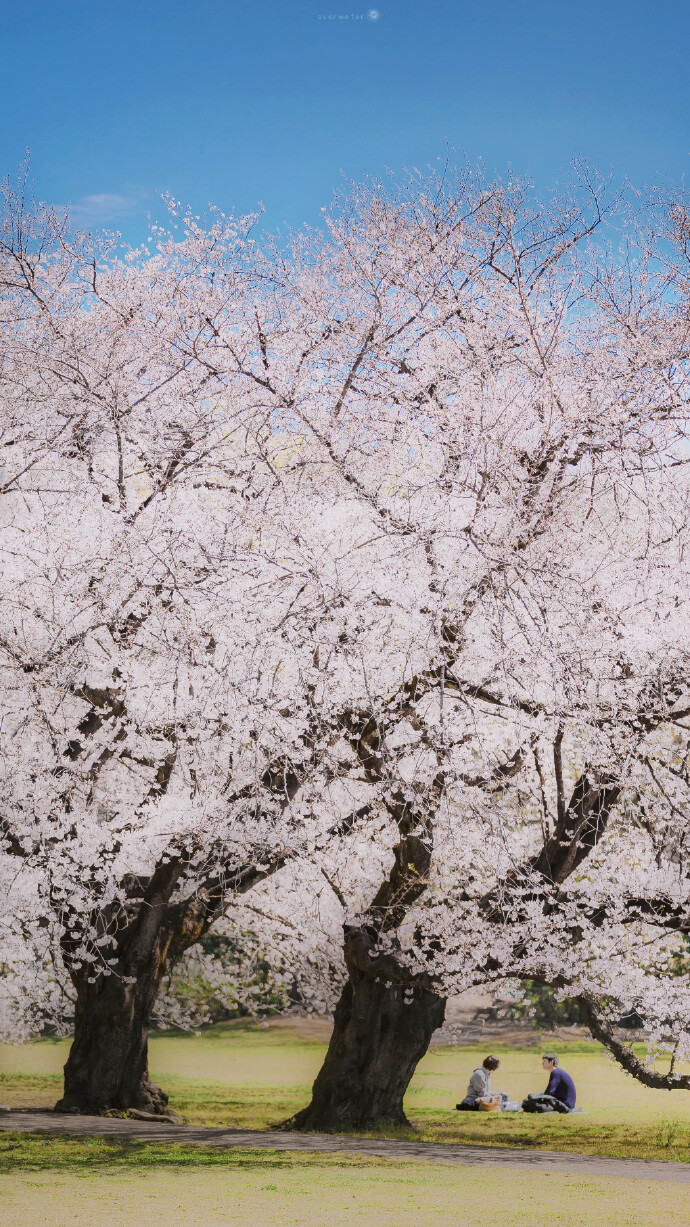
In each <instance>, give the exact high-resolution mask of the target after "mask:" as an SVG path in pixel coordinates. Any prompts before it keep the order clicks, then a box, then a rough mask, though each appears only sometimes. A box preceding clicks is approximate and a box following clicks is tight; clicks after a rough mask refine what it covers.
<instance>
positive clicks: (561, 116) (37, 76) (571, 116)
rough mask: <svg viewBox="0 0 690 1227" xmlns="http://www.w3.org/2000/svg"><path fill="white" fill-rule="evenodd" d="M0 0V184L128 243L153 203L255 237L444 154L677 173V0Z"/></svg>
mask: <svg viewBox="0 0 690 1227" xmlns="http://www.w3.org/2000/svg"><path fill="white" fill-rule="evenodd" d="M376 4H377V9H378V14H379V15H378V18H376V19H373V20H372V19H371V18H370V17H369V16H368V14H369V9H368V8H367V7H363V6H360V5H359V4H358V3H357V2H356V0H354V2H353V0H347V2H343V0H256V2H255V3H248V2H246V0H225V2H224V3H220V2H218V0H188V2H185V3H181V2H180V0H109V2H108V3H103V2H102V0H88V3H86V2H84V0H62V2H61V3H55V2H54V0H53V2H52V3H50V4H48V3H46V2H45V0H22V3H21V4H19V3H16V2H15V3H12V4H9V3H7V0H0V18H1V20H0V40H1V49H2V56H1V59H0V63H2V73H1V74H0V101H1V106H2V125H1V132H0V150H1V156H0V169H1V170H2V174H3V175H5V174H8V173H9V174H13V173H14V171H15V170H16V168H17V166H18V164H19V163H20V162H21V161H22V160H23V157H24V151H25V149H26V148H27V147H29V148H30V150H31V167H32V173H33V176H34V178H35V179H36V182H37V187H38V192H39V195H40V196H42V197H43V198H44V199H48V200H52V201H54V202H56V203H58V204H66V203H68V202H70V203H71V205H72V207H73V209H74V214H75V217H76V218H77V219H78V220H80V221H82V222H85V223H88V224H90V225H93V226H99V225H108V226H110V227H113V226H117V227H118V228H119V229H121V230H122V232H123V234H124V235H125V237H126V238H127V239H130V240H131V241H134V242H136V241H138V240H139V239H140V238H141V237H143V235H144V233H145V228H146V214H147V212H148V211H149V210H150V209H151V210H153V211H154V212H158V213H160V206H159V205H158V204H157V197H156V192H157V191H158V190H166V189H167V190H169V191H171V192H173V194H174V195H175V196H176V197H178V198H179V199H181V200H183V201H184V202H188V203H189V204H191V205H192V206H193V208H194V209H195V210H196V211H200V210H202V209H203V208H204V207H205V205H206V203H207V202H208V201H213V202H214V203H215V204H217V205H218V206H220V207H221V208H223V209H225V210H227V211H231V210H232V209H237V210H238V211H240V212H243V211H245V212H246V211H250V210H252V209H253V208H255V207H256V204H257V202H258V201H262V202H263V205H264V208H265V210H266V223H267V224H268V225H269V226H270V227H271V228H276V227H278V226H280V225H283V224H287V225H288V226H297V225H300V224H301V223H302V222H303V221H308V222H310V223H316V222H318V219H319V214H320V209H321V208H322V206H324V205H325V204H327V202H328V201H329V200H330V198H331V194H332V189H333V187H334V186H335V185H337V183H338V182H339V181H340V178H341V175H342V174H344V175H345V176H347V177H348V178H354V179H360V178H363V177H364V176H366V175H368V174H377V173H382V172H383V171H384V170H385V168H386V167H392V168H394V169H397V168H400V167H401V166H403V165H405V164H408V165H409V164H414V165H417V166H419V167H421V166H424V165H427V164H429V163H433V162H434V161H435V160H436V159H437V158H438V157H439V156H442V157H445V153H446V149H447V147H448V146H450V147H452V148H457V149H460V150H464V151H466V152H467V153H468V154H469V156H470V157H471V158H472V159H476V158H482V159H483V160H484V161H485V163H486V164H487V166H488V167H489V169H490V170H492V171H493V170H498V171H503V170H505V168H506V166H507V165H508V163H511V164H512V167H513V170H514V171H517V172H526V171H527V172H531V173H532V174H533V176H534V178H535V180H536V181H537V182H538V183H544V182H551V181H553V180H554V179H556V178H558V177H561V175H562V172H563V170H564V168H566V167H567V165H568V162H569V160H570V159H571V157H573V156H574V155H577V154H585V155H586V156H588V157H589V158H590V159H591V160H593V161H594V162H595V163H596V164H597V165H598V167H599V168H600V169H601V170H604V171H607V170H609V169H612V170H613V171H614V172H615V174H616V175H617V176H619V177H623V176H629V177H630V178H632V179H633V181H635V182H638V183H639V182H642V181H645V180H646V181H648V180H650V179H651V178H653V177H658V176H662V177H670V178H672V179H674V180H679V179H680V178H681V177H683V176H684V175H685V174H686V172H688V171H690V70H689V68H688V61H689V59H690V55H689V44H690V5H688V3H687V0H683V2H682V3H680V2H676V0H655V2H645V3H639V2H636V0H628V2H627V3H622V2H621V0H603V2H602V0H600V2H599V3H593V0H580V3H578V4H573V3H572V0H567V2H566V3H563V2H561V3H552V4H547V3H544V2H542V0H537V2H534V0H533V2H530V0H523V3H522V4H517V3H507V2H505V0H483V2H480V0H467V2H465V3H463V2H453V0H418V2H415V3H413V2H411V0H380V3H379V0H376Z"/></svg>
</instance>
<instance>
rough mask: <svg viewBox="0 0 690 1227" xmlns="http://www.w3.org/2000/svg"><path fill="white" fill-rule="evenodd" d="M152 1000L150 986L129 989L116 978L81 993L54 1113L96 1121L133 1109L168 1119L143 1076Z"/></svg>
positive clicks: (160, 1095) (164, 1099)
mask: <svg viewBox="0 0 690 1227" xmlns="http://www.w3.org/2000/svg"><path fill="white" fill-rule="evenodd" d="M154 996H155V993H153V992H152V990H151V986H150V983H147V982H146V981H142V983H137V984H129V983H126V982H125V981H124V980H123V979H120V978H118V977H116V976H112V977H110V978H108V979H106V980H101V981H99V982H97V983H96V984H94V985H86V986H83V987H82V990H81V992H80V993H79V995H78V997H77V1007H76V1010H75V1018H74V1041H73V1043H72V1047H71V1049H70V1053H69V1057H68V1059H67V1064H66V1065H65V1086H64V1093H63V1095H62V1098H61V1099H59V1100H58V1102H57V1103H56V1105H55V1108H54V1111H55V1112H74V1113H80V1114H82V1115H84V1116H102V1115H103V1114H104V1113H107V1112H109V1111H112V1112H128V1111H130V1110H132V1109H134V1110H135V1111H138V1112H144V1113H146V1114H147V1116H152V1117H158V1116H165V1115H167V1114H168V1112H167V1105H168V1096H167V1095H166V1093H165V1091H163V1090H161V1088H160V1087H159V1086H157V1085H156V1083H155V1082H152V1081H151V1079H150V1078H149V1072H148V1025H149V1016H150V1001H152V1000H153V998H154Z"/></svg>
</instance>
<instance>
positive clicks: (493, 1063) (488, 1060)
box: [482, 1057, 501, 1070]
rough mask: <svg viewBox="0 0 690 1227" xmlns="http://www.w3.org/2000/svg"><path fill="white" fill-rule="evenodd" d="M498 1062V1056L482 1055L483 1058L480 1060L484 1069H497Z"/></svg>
mask: <svg viewBox="0 0 690 1227" xmlns="http://www.w3.org/2000/svg"><path fill="white" fill-rule="evenodd" d="M500 1064H501V1062H500V1061H499V1059H498V1057H484V1060H483V1061H482V1065H483V1066H484V1069H489V1070H491V1069H498V1067H499V1065H500Z"/></svg>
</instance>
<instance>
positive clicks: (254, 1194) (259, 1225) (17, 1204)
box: [0, 1135, 688, 1227]
mask: <svg viewBox="0 0 690 1227" xmlns="http://www.w3.org/2000/svg"><path fill="white" fill-rule="evenodd" d="M0 1141H2V1139H0ZM60 1143H61V1145H60V1146H59V1147H58V1152H59V1153H56V1154H54V1155H53V1159H52V1167H51V1160H50V1159H49V1155H48V1154H47V1153H44V1154H43V1155H42V1156H41V1155H39V1154H37V1153H36V1151H37V1149H40V1148H44V1150H45V1151H50V1150H52V1149H53V1145H54V1144H53V1143H51V1142H48V1141H47V1140H46V1139H28V1138H26V1137H24V1138H21V1139H20V1138H19V1136H18V1135H14V1137H9V1138H6V1139H4V1144H5V1147H7V1146H8V1145H11V1144H14V1145H17V1146H18V1148H19V1149H20V1150H21V1151H24V1152H28V1151H30V1150H32V1149H33V1151H34V1153H33V1156H32V1158H33V1160H34V1162H35V1163H36V1164H38V1165H39V1166H40V1168H41V1170H33V1171H28V1172H27V1171H22V1170H21V1168H16V1169H15V1170H14V1171H12V1172H11V1173H9V1174H7V1173H3V1176H2V1198H1V1199H0V1224H4V1223H7V1224H12V1225H13V1227H14V1225H15V1224H17V1223H21V1224H27V1225H28V1227H34V1224H35V1225H38V1224H40V1227H64V1225H65V1224H69V1225H70V1227H96V1225H97V1224H98V1227H101V1225H102V1224H103V1222H104V1221H107V1222H108V1225H109V1227H135V1225H136V1227H138V1224H140V1223H143V1224H146V1225H148V1224H154V1223H165V1224H168V1225H170V1224H172V1225H173V1227H177V1225H178V1224H180V1225H184V1227H188V1225H189V1227H192V1225H196V1224H198V1225H199V1227H201V1224H203V1225H204V1227H220V1225H221V1224H229V1223H231V1224H235V1223H237V1224H239V1223H242V1224H244V1223H250V1224H252V1227H277V1225H278V1224H280V1225H281V1227H282V1225H283V1224H290V1223H297V1224H302V1225H303V1227H321V1224H323V1225H324V1227H336V1225H337V1227H341V1225H346V1224H351V1223H355V1224H359V1223H361V1224H367V1227H393V1225H395V1227H399V1225H406V1224H409V1225H410V1227H412V1225H414V1227H419V1225H420V1224H423V1225H424V1227H435V1225H436V1224H439V1225H440V1224H442V1223H443V1224H453V1225H462V1227H465V1225H466V1227H518V1225H519V1227H544V1224H546V1223H552V1222H555V1223H559V1224H560V1225H561V1227H594V1224H596V1227H649V1224H650V1223H654V1224H655V1227H687V1223H688V1186H687V1185H679V1184H673V1183H668V1184H667V1183H664V1184H661V1183H654V1182H651V1181H646V1180H629V1179H619V1178H613V1179H611V1178H607V1179H605V1180H604V1179H589V1178H587V1177H586V1176H585V1177H583V1176H581V1175H577V1176H575V1175H573V1176H571V1175H562V1174H561V1175H558V1176H556V1175H551V1174H536V1173H532V1172H526V1171H524V1170H521V1169H517V1168H509V1167H501V1169H500V1171H491V1170H487V1169H485V1168H469V1167H451V1166H445V1165H442V1164H418V1163H407V1162H401V1161H395V1160H392V1161H391V1160H387V1161H383V1160H375V1159H369V1160H366V1159H361V1158H357V1159H348V1158H347V1157H345V1156H342V1155H339V1156H327V1155H319V1156H318V1158H316V1157H311V1156H309V1155H276V1154H275V1153H274V1154H271V1153H270V1152H269V1153H267V1154H266V1153H263V1152H256V1153H253V1152H244V1153H242V1154H239V1153H238V1152H235V1153H232V1152H230V1153H227V1152H225V1153H223V1152H221V1153H220V1154H219V1153H218V1152H217V1151H215V1152H214V1151H211V1150H208V1151H207V1150H204V1148H202V1147H199V1148H197V1147H195V1148H190V1149H189V1151H185V1150H184V1149H183V1148H181V1147H172V1146H169V1147H165V1146H162V1145H160V1144H159V1145H158V1146H148V1147H147V1146H144V1145H140V1146H139V1147H138V1148H137V1147H136V1145H134V1146H132V1145H131V1144H130V1145H129V1146H127V1145H126V1144H122V1143H118V1142H116V1143H104V1142H102V1141H100V1140H99V1141H96V1142H94V1143H92V1144H91V1145H92V1154H91V1156H90V1157H89V1156H87V1155H85V1153H84V1152H85V1146H84V1143H82V1142H79V1143H73V1144H72V1147H73V1149H72V1153H69V1152H68V1148H67V1145H66V1140H65V1139H60ZM1 1154H2V1151H0V1155H1ZM4 1158H5V1159H6V1160H7V1159H8V1158H9V1154H8V1153H7V1150H6V1149H5V1155H4ZM58 1158H59V1162H57V1159H58ZM46 1160H48V1162H46Z"/></svg>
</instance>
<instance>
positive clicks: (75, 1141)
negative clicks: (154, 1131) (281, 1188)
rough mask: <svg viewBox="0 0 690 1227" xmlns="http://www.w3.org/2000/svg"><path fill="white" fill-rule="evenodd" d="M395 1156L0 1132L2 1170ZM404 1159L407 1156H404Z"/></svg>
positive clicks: (323, 1162) (367, 1163) (353, 1161)
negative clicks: (236, 1147)
mask: <svg viewBox="0 0 690 1227" xmlns="http://www.w3.org/2000/svg"><path fill="white" fill-rule="evenodd" d="M391 1162H393V1163H395V1160H394V1159H393V1160H389V1159H379V1158H376V1157H375V1156H368V1155H354V1154H353V1155H347V1154H333V1153H325V1154H324V1153H321V1152H319V1153H309V1152H306V1153H305V1152H302V1151H282V1152H281V1151H271V1150H244V1149H243V1150H226V1149H225V1148H221V1147H217V1146H178V1145H176V1144H175V1143H174V1142H169V1143H166V1142H137V1141H134V1140H132V1139H129V1138H73V1137H51V1136H46V1135H45V1134H38V1133H18V1132H9V1131H8V1132H7V1133H2V1134H0V1175H9V1174H10V1173H12V1172H47V1171H55V1170H56V1169H59V1170H60V1171H61V1172H71V1173H72V1174H74V1173H82V1174H84V1175H90V1174H93V1173H95V1172H97V1171H112V1170H113V1169H126V1170H127V1171H128V1172H131V1171H149V1170H154V1169H155V1170H157V1171H159V1170H160V1168H161V1167H165V1168H177V1169H185V1170H186V1169H195V1168H200V1167H225V1168H227V1167H231V1168H233V1169H239V1168H246V1169H253V1170H266V1169H274V1168H301V1167H314V1166H319V1167H323V1166H328V1167H371V1166H373V1167H380V1166H381V1165H387V1166H390V1164H391ZM400 1162H401V1163H404V1162H405V1160H400Z"/></svg>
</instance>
